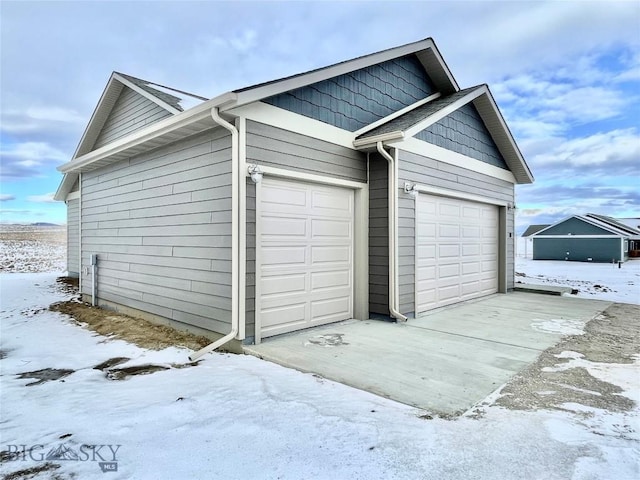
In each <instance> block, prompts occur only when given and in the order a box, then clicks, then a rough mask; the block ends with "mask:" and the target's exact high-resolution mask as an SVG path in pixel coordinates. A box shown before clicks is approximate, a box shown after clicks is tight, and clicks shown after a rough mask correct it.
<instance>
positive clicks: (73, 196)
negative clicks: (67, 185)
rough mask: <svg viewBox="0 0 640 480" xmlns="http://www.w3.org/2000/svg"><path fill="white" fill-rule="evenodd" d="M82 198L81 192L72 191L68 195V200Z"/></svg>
mask: <svg viewBox="0 0 640 480" xmlns="http://www.w3.org/2000/svg"><path fill="white" fill-rule="evenodd" d="M79 198H80V192H71V193H70V194H68V195H67V200H78V199H79Z"/></svg>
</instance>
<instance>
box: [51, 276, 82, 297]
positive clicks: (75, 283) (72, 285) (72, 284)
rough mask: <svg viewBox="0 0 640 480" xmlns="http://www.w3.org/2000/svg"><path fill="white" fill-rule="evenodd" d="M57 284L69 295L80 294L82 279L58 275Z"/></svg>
mask: <svg viewBox="0 0 640 480" xmlns="http://www.w3.org/2000/svg"><path fill="white" fill-rule="evenodd" d="M56 286H57V287H58V290H60V291H61V292H62V293H65V294H68V295H78V289H79V288H80V279H79V278H77V277H58V278H57V279H56Z"/></svg>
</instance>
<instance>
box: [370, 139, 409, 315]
mask: <svg viewBox="0 0 640 480" xmlns="http://www.w3.org/2000/svg"><path fill="white" fill-rule="evenodd" d="M376 149H377V150H378V153H379V154H380V155H382V157H383V158H384V159H385V160H386V161H387V164H388V174H387V176H388V209H389V215H388V217H389V313H391V316H392V317H393V318H395V319H396V320H399V321H401V322H406V321H407V317H406V316H404V315H403V314H402V313H400V311H399V290H398V282H397V280H398V242H397V239H398V162H397V158H396V157H397V153H396V154H394V156H393V157H392V156H391V155H390V154H389V152H387V151H386V150H385V149H384V147H383V145H382V141H379V142H377V143H376ZM396 152H397V151H396Z"/></svg>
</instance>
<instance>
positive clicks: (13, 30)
mask: <svg viewBox="0 0 640 480" xmlns="http://www.w3.org/2000/svg"><path fill="white" fill-rule="evenodd" d="M0 8H1V12H0V22H1V25H0V30H1V35H2V37H1V54H2V64H1V75H2V77H1V84H0V88H1V92H0V93H1V109H2V118H1V137H0V149H1V155H2V188H1V191H0V200H1V203H0V207H1V209H2V216H1V220H2V221H3V222H38V221H49V222H55V223H64V222H65V213H64V212H65V209H64V204H59V203H52V202H51V195H52V192H54V191H55V190H56V188H57V186H58V184H59V182H60V180H61V176H60V175H59V174H58V172H57V171H56V169H55V168H56V167H57V166H58V165H60V164H62V163H64V162H66V161H68V160H69V159H70V157H71V155H72V154H73V151H74V150H75V147H76V145H77V143H78V141H79V140H80V136H81V135H82V132H83V131H84V128H85V126H86V123H87V122H88V120H89V118H90V116H91V113H92V112H93V109H94V107H95V105H96V104H97V102H98V100H99V98H100V95H101V93H102V90H103V89H104V87H105V85H106V82H107V80H108V79H109V76H110V74H111V72H112V71H113V70H117V71H121V72H124V73H128V74H131V75H134V76H137V77H140V78H144V79H147V80H151V81H154V82H157V83H161V84H165V85H170V86H172V87H175V88H179V89H183V90H186V91H190V92H193V93H196V94H199V95H202V96H206V97H213V96H215V95H217V94H220V93H223V92H225V91H228V90H232V89H236V88H240V87H243V86H247V85H251V84H254V83H258V82H261V81H265V80H271V79H275V78H279V77H282V76H286V75H290V74H294V73H299V72H302V71H306V70H309V69H312V68H316V67H321V66H325V65H329V64H332V63H335V62H338V61H342V60H347V59H350V58H353V57H356V56H359V55H364V54H368V53H373V52H376V51H379V50H382V49H385V48H390V47H394V46H398V45H401V44H404V43H409V42H413V41H417V40H420V39H423V38H426V37H432V38H433V39H434V40H435V42H436V44H437V45H438V47H439V49H440V51H441V53H442V55H443V56H444V58H445V60H446V62H447V64H448V65H449V68H450V69H451V70H452V72H453V74H454V76H455V77H456V79H457V80H458V83H459V84H460V86H461V87H462V88H465V87H469V86H472V85H476V84H480V83H488V84H489V87H490V89H491V90H492V92H493V94H494V96H495V97H496V100H497V102H498V105H499V106H500V108H501V110H502V112H503V114H504V116H505V117H506V119H507V123H508V124H509V126H510V128H511V130H512V132H513V134H514V136H515V137H516V140H517V142H518V144H519V146H520V148H521V150H522V151H523V153H524V156H525V158H526V160H527V162H528V164H529V166H530V167H531V169H532V171H533V173H534V175H535V177H536V182H535V184H533V185H531V186H522V187H518V188H517V208H518V210H517V213H518V221H517V224H518V226H517V231H518V232H521V231H522V229H523V228H524V227H525V226H526V225H528V224H529V223H550V222H553V221H555V220H557V219H559V218H562V217H565V216H568V215H571V214H574V213H586V212H594V213H603V214H607V215H612V216H618V217H640V188H639V183H640V182H639V181H638V180H639V177H640V176H639V173H640V136H639V130H640V125H639V123H640V120H639V119H640V88H639V87H640V2H638V1H619V2H616V1H606V2H583V1H563V2H524V1H510V2H494V1H460V2H458V1H443V2H433V1H429V2H409V3H401V2H373V3H365V2H331V3H329V2H286V3H279V2H228V3H227V2H213V1H201V2H189V1H182V2H179V1H167V2H160V1H158V2H137V1H128V2H118V1H109V2H94V1H83V2H30V1H16V2H11V1H4V0H0Z"/></svg>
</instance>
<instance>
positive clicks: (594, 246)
mask: <svg viewBox="0 0 640 480" xmlns="http://www.w3.org/2000/svg"><path fill="white" fill-rule="evenodd" d="M621 241H622V239H621V238H536V237H533V259H534V260H569V261H577V262H588V261H591V262H603V263H606V262H609V263H610V262H612V261H613V262H619V261H620V260H624V258H622V259H621V258H620V250H621V248H620V247H621Z"/></svg>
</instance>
